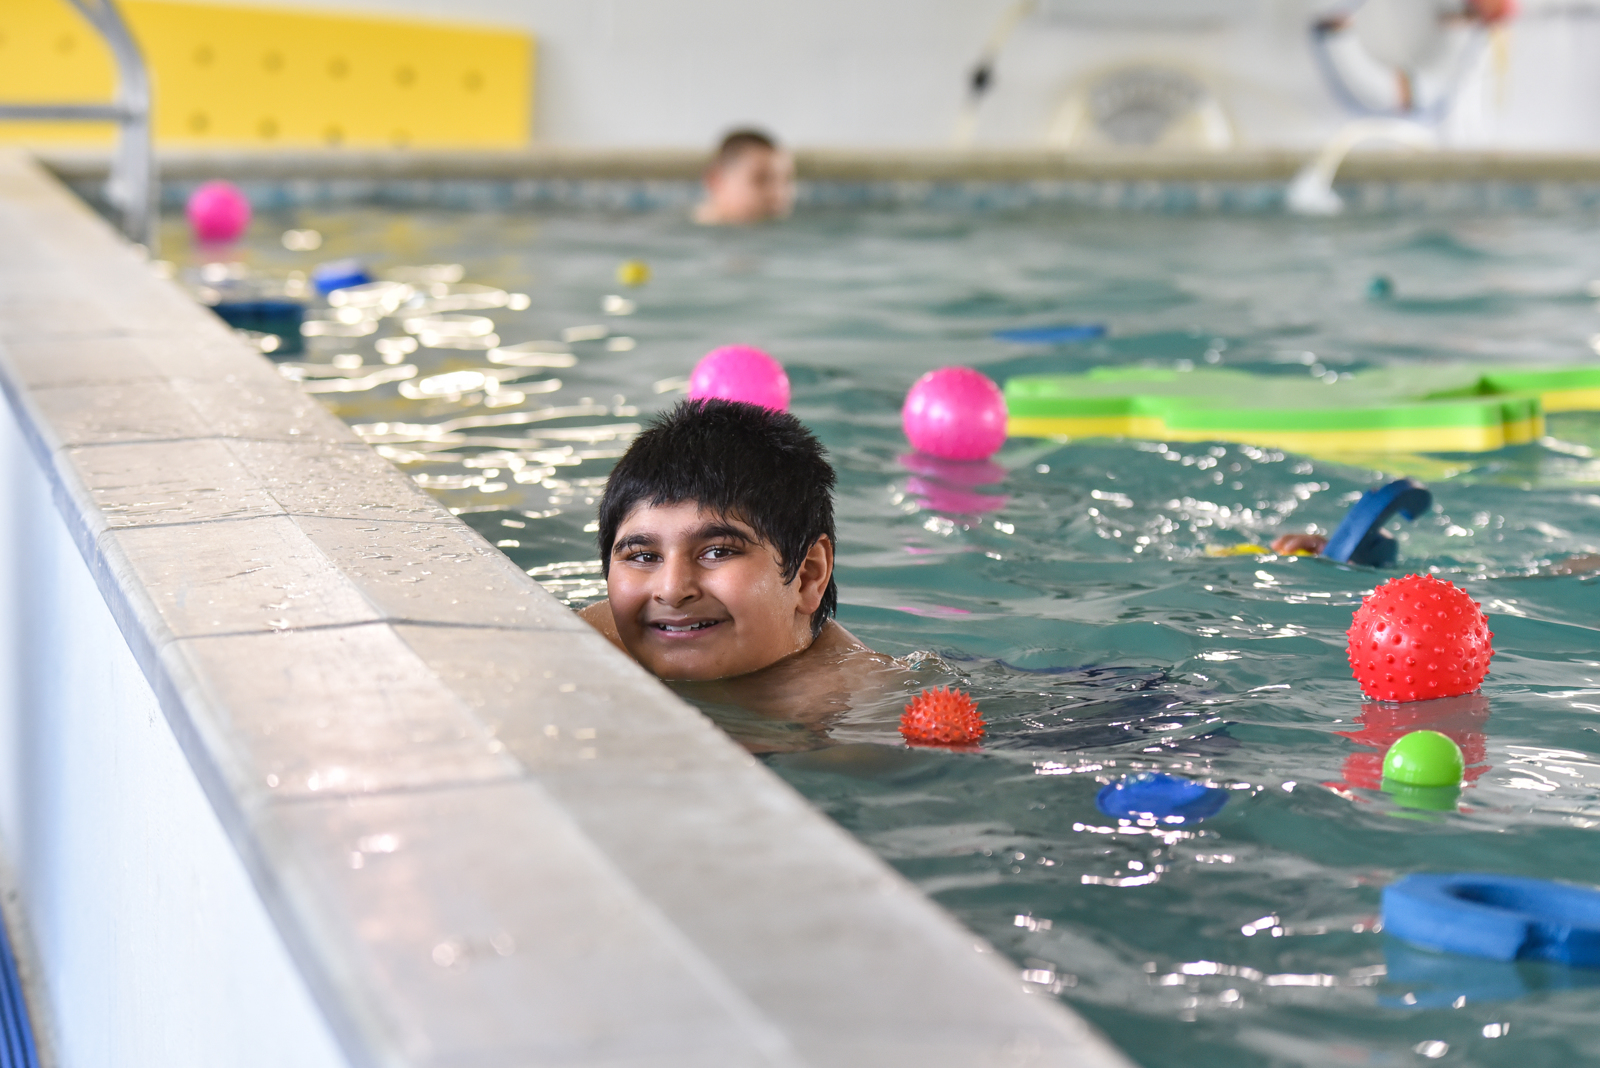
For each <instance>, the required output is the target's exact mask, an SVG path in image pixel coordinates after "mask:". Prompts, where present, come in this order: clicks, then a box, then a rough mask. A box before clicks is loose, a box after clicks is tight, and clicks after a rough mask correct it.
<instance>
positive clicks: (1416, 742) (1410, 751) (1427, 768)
mask: <svg viewBox="0 0 1600 1068" xmlns="http://www.w3.org/2000/svg"><path fill="white" fill-rule="evenodd" d="M1465 767H1466V765H1465V762H1464V761H1463V760H1462V759H1461V747H1460V746H1458V745H1456V743H1455V742H1453V741H1451V740H1450V739H1449V738H1448V737H1446V736H1445V735H1443V734H1440V733H1439V732H1438V731H1412V732H1411V733H1410V734H1407V735H1404V736H1402V737H1401V739H1400V740H1399V741H1397V742H1395V743H1394V744H1393V745H1391V746H1390V747H1389V751H1388V752H1387V753H1385V754H1384V757H1383V777H1384V778H1385V779H1388V780H1390V781H1392V782H1396V783H1402V784H1404V785H1406V786H1455V785H1456V784H1457V783H1459V782H1460V781H1461V773H1462V771H1463V770H1465Z"/></svg>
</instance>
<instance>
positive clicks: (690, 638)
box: [582, 400, 893, 719]
mask: <svg viewBox="0 0 1600 1068" xmlns="http://www.w3.org/2000/svg"><path fill="white" fill-rule="evenodd" d="M833 485H834V474H833V468H832V467H831V466H829V464H828V461H827V460H826V459H825V458H824V456H823V451H822V446H821V445H820V444H819V443H818V442H817V439H816V438H815V437H813V436H812V435H811V433H810V431H808V430H806V428H805V427H804V426H803V425H801V423H800V421H799V420H798V419H795V418H794V417H793V416H791V415H787V414H785V413H782V412H775V411H770V410H768V409H766V408H759V407H756V406H755V405H751V404H741V403H737V402H733V401H721V400H706V401H685V402H683V403H682V404H679V405H678V406H677V407H676V408H674V409H673V410H672V411H671V412H669V413H667V414H666V415H664V416H663V417H662V418H661V419H660V420H658V421H657V422H656V423H655V424H654V425H653V426H652V427H650V429H648V430H646V431H645V432H644V433H643V434H641V435H639V437H638V438H637V439H635V441H634V443H633V445H632V446H631V447H630V448H629V449H628V452H627V454H626V455H624V456H623V458H622V459H621V460H620V461H619V462H618V463H617V466H616V468H615V470H613V471H612V473H611V478H610V480H609V481H608V482H607V483H606V490H605V495H604V496H603V497H602V499H601V502H600V520H599V526H600V530H599V543H600V561H601V569H602V571H603V572H604V573H605V576H606V589H607V592H608V594H609V597H608V599H607V600H605V601H602V602H600V603H599V604H595V605H591V606H589V607H588V608H586V609H584V610H583V612H582V616H583V618H584V619H585V620H587V621H588V622H589V623H590V624H591V625H593V626H594V627H595V628H596V629H597V630H599V631H600V632H601V633H602V634H604V635H605V636H606V637H607V638H609V639H611V641H612V642H614V643H615V644H617V645H618V646H620V647H621V648H622V649H623V650H624V651H625V652H627V653H628V655H630V656H632V657H633V658H634V659H635V660H637V661H638V662H639V663H640V664H642V665H643V666H644V667H645V668H647V669H649V670H650V671H651V672H653V673H654V674H655V675H657V676H658V677H660V678H662V679H664V680H666V681H669V682H677V683H712V682H718V681H721V682H723V683H725V684H726V685H723V686H721V687H719V688H718V691H719V692H718V693H716V694H715V695H714V696H717V697H721V698H725V699H728V700H732V701H735V702H736V703H741V704H754V705H761V706H764V707H765V708H766V709H768V710H770V711H775V712H780V713H782V714H788V715H794V714H795V712H796V707H795V706H796V705H807V704H808V703H809V707H810V708H811V709H812V711H813V712H818V711H821V710H822V709H823V708H824V706H825V707H826V708H828V709H830V710H836V709H837V708H838V706H839V702H838V701H837V700H822V701H821V702H820V704H819V703H818V700H819V698H820V697H821V696H823V695H822V694H821V693H820V692H819V689H818V687H819V685H820V686H821V687H822V688H824V689H830V690H834V691H836V690H838V688H839V685H840V684H841V681H842V682H843V684H844V685H845V688H846V689H848V688H849V686H850V685H851V684H852V681H854V682H859V681H861V679H862V678H864V676H865V675H866V674H870V673H872V672H873V671H874V670H875V669H877V668H881V667H884V666H889V665H892V664H893V661H891V660H890V659H889V658H888V657H883V656H879V655H878V654H876V653H873V652H872V651H871V650H869V649H868V648H867V647H866V646H865V645H863V644H861V642H859V641H857V640H856V638H855V637H854V636H853V635H851V633H850V632H849V631H847V630H845V629H844V627H842V626H840V625H839V623H838V622H837V621H835V620H834V619H833V618H832V617H833V614H834V610H835V608H836V606H837V604H838V589H837V587H836V586H835V584H834V579H833V556H834V523H833ZM820 669H826V670H820ZM763 696H767V697H771V698H772V700H761V699H760V698H762V697H763ZM752 698H754V700H752ZM783 705H787V706H789V707H788V708H786V709H785V708H780V707H777V706H783ZM799 718H807V719H809V718H812V717H811V716H804V717H799Z"/></svg>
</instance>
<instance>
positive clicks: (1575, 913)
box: [1383, 873, 1600, 968]
mask: <svg viewBox="0 0 1600 1068" xmlns="http://www.w3.org/2000/svg"><path fill="white" fill-rule="evenodd" d="M1383 928H1384V930H1385V931H1387V932H1388V933H1389V934H1392V935H1394V936H1395V937H1396V938H1399V939H1403V940H1404V941H1407V942H1410V943H1412V944H1413V945H1418V946H1422V947H1424V948H1427V949H1433V950H1438V951H1440V952H1443V953H1460V954H1462V955H1464V956H1469V957H1486V958H1488V959H1489V960H1501V961H1509V960H1543V961H1553V962H1555V963H1559V964H1568V965H1572V966H1574V967H1579V968H1600V890H1594V889H1591V888H1590V887H1586V886H1573V885H1571V884H1569V883H1558V882H1552V881H1550V880H1547V879H1526V878H1520V877H1518V876H1514V875H1486V874H1476V873H1473V874H1455V875H1408V876H1406V877H1405V878H1403V879H1401V880H1399V881H1398V882H1394V883H1391V884H1390V885H1388V886H1386V887H1384V890H1383Z"/></svg>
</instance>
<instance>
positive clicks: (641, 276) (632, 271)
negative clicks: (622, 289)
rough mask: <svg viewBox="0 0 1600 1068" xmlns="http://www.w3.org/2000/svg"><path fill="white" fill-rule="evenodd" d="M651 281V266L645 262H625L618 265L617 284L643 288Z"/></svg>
mask: <svg viewBox="0 0 1600 1068" xmlns="http://www.w3.org/2000/svg"><path fill="white" fill-rule="evenodd" d="M648 281H650V265H649V264H648V263H646V262H644V261H643V260H624V261H623V262H621V263H619V264H617V284H618V285H624V286H642V285H644V284H645V283H646V282H648Z"/></svg>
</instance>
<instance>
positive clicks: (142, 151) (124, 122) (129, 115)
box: [0, 0, 158, 255]
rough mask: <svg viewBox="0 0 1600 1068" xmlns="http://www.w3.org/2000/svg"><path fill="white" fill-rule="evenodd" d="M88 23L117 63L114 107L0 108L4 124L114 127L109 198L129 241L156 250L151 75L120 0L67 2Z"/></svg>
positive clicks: (58, 105)
mask: <svg viewBox="0 0 1600 1068" xmlns="http://www.w3.org/2000/svg"><path fill="white" fill-rule="evenodd" d="M68 2H69V3H71V4H72V6H73V7H75V8H77V9H78V12H79V13H80V14H82V15H83V17H84V18H85V19H87V20H88V21H89V25H91V26H93V27H94V28H95V30H96V31H98V32H99V34H100V36H101V38H102V39H104V41H105V42H106V45H107V47H109V48H110V49H111V54H112V56H113V57H114V58H115V59H116V61H117V98H116V101H115V102H114V103H110V104H0V119H11V120H20V121H24V122H114V123H116V124H117V128H118V133H117V150H116V153H115V155H113V156H112V157H111V176H110V179H109V180H108V181H107V182H106V199H107V200H108V201H110V202H111V206H112V207H113V208H115V209H116V211H117V214H118V215H119V216H120V219H121V223H122V232H123V233H124V234H125V235H127V238H128V240H130V241H134V242H137V243H138V244H140V245H143V246H144V247H145V249H146V250H147V251H148V252H149V253H150V254H151V255H154V254H155V251H156V193H157V191H158V181H157V177H156V157H155V151H154V149H153V148H152V146H151V143H150V71H149V69H148V68H147V67H146V66H145V62H144V55H143V54H142V53H141V52H140V51H139V45H138V43H137V42H136V41H134V39H133V35H132V34H131V33H129V32H128V24H127V22H126V21H124V19H123V17H122V12H120V11H118V10H117V4H116V0H68Z"/></svg>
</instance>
